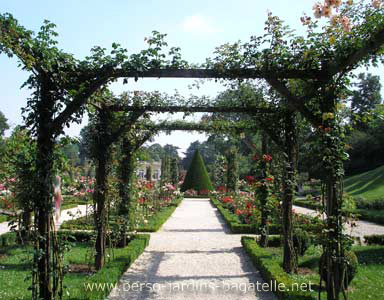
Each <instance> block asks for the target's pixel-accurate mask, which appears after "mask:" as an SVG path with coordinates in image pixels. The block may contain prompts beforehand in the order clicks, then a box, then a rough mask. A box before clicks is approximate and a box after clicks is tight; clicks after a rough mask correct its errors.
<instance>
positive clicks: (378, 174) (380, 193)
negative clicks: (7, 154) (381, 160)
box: [344, 166, 384, 208]
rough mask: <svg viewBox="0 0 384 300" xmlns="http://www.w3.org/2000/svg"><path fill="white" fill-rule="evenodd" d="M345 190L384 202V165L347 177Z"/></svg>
mask: <svg viewBox="0 0 384 300" xmlns="http://www.w3.org/2000/svg"><path fill="white" fill-rule="evenodd" d="M344 190H345V192H347V193H349V194H350V195H352V196H354V197H355V198H358V197H360V198H364V199H366V200H367V201H369V202H371V201H378V200H380V201H382V202H384V166H381V167H378V168H376V169H374V170H371V171H368V172H364V173H361V174H357V175H354V176H351V177H348V178H346V179H345V180H344ZM383 208H384V204H383Z"/></svg>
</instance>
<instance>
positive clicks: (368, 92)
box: [351, 73, 382, 129]
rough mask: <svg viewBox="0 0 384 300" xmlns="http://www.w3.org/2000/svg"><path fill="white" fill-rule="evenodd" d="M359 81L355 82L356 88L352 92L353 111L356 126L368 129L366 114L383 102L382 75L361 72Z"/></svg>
mask: <svg viewBox="0 0 384 300" xmlns="http://www.w3.org/2000/svg"><path fill="white" fill-rule="evenodd" d="M358 79H359V82H358V83H356V84H355V86H356V88H357V89H356V90H354V91H353V92H352V98H351V111H352V113H353V114H352V121H353V122H355V124H354V127H355V128H357V129H366V128H367V126H366V125H365V124H364V123H366V120H365V119H366V116H367V114H368V113H369V112H371V111H372V110H374V109H375V106H376V105H377V104H381V101H382V99H381V94H380V90H381V83H380V77H379V76H374V75H372V74H370V73H368V74H364V73H360V74H359V75H358Z"/></svg>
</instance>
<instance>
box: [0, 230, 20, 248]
mask: <svg viewBox="0 0 384 300" xmlns="http://www.w3.org/2000/svg"><path fill="white" fill-rule="evenodd" d="M16 242H17V235H16V232H7V233H3V234H2V235H0V246H1V247H7V246H11V245H14V244H15V243H16Z"/></svg>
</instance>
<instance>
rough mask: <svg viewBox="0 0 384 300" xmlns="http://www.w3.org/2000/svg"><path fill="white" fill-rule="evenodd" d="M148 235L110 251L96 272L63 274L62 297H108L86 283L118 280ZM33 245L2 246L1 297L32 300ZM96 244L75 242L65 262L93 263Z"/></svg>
mask: <svg viewBox="0 0 384 300" xmlns="http://www.w3.org/2000/svg"><path fill="white" fill-rule="evenodd" d="M148 239H149V236H148V235H139V236H138V237H137V238H135V239H134V240H133V241H131V242H130V243H129V244H128V246H127V247H125V248H118V249H113V251H110V252H109V259H108V260H107V263H106V265H105V267H104V268H103V269H102V270H100V271H99V272H97V273H94V272H93V273H92V272H89V273H87V270H86V269H85V270H84V271H85V272H81V273H80V272H71V271H70V272H69V273H67V274H66V275H65V277H64V283H63V285H64V286H65V289H64V297H63V299H71V300H74V299H105V297H106V295H107V294H108V291H107V288H106V289H105V291H104V292H101V291H100V292H98V291H93V292H89V291H88V292H87V291H85V285H87V284H92V283H111V284H114V283H115V282H117V281H118V279H119V278H120V276H121V274H122V273H123V272H124V271H125V270H126V269H127V267H128V266H130V265H131V263H132V262H133V261H134V260H135V259H136V258H137V257H138V256H139V255H140V253H142V251H143V250H144V248H145V246H146V245H147V244H148ZM32 251H33V250H32V247H30V246H29V247H20V246H18V245H13V246H8V247H3V248H2V249H1V250H0V270H1V271H0V299H7V300H14V299H15V300H16V299H31V292H30V291H28V287H29V286H30V285H31V278H30V275H31V264H30V261H31V258H32V253H33V252H32ZM92 251H93V246H92V245H91V244H89V243H76V244H75V245H74V247H73V248H72V249H71V250H70V252H69V253H67V254H66V255H65V264H66V265H68V266H71V267H72V268H73V267H74V265H82V266H83V268H84V267H85V268H87V265H92V264H93V258H92V257H93V256H92V254H93V253H92Z"/></svg>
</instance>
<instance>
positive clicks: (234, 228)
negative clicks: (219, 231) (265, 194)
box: [211, 197, 281, 234]
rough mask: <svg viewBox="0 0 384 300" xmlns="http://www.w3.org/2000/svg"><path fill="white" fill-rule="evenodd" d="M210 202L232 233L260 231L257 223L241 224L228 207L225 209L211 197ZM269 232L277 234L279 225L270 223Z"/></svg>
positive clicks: (279, 230)
mask: <svg viewBox="0 0 384 300" xmlns="http://www.w3.org/2000/svg"><path fill="white" fill-rule="evenodd" d="M211 203H212V204H213V205H214V206H216V207H217V209H218V211H219V212H220V214H221V216H222V217H223V219H224V220H225V222H226V223H227V225H228V227H229V228H230V229H231V232H232V233H254V234H259V233H260V228H259V224H242V223H241V222H240V220H239V218H238V216H237V215H236V214H234V213H232V212H230V211H229V210H228V209H226V208H225V207H224V206H223V205H222V204H221V203H220V201H218V200H216V199H215V198H213V197H211ZM269 232H270V233H271V234H279V233H280V232H281V226H279V225H275V224H271V225H270V226H269Z"/></svg>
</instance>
